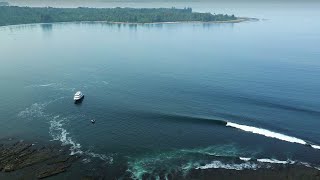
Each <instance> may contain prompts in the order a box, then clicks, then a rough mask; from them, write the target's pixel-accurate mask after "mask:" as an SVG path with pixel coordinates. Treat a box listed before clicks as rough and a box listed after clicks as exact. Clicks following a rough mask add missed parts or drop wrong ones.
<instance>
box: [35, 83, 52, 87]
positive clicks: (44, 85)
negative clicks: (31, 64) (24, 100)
mask: <svg viewBox="0 0 320 180" xmlns="http://www.w3.org/2000/svg"><path fill="white" fill-rule="evenodd" d="M55 84H56V83H50V84H40V85H39V86H40V87H48V86H51V85H55Z"/></svg>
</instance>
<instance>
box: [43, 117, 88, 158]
mask: <svg viewBox="0 0 320 180" xmlns="http://www.w3.org/2000/svg"><path fill="white" fill-rule="evenodd" d="M63 121H64V119H59V116H55V117H54V118H53V119H52V120H51V121H50V128H49V130H50V135H51V136H52V138H53V140H55V141H60V142H62V145H70V146H71V147H70V151H71V153H70V155H74V154H82V153H83V152H82V151H81V145H80V144H79V143H76V142H75V141H73V140H72V138H71V137H68V135H69V133H68V132H67V130H66V129H64V128H62V126H63Z"/></svg>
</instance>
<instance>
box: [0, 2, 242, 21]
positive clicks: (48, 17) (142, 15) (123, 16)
mask: <svg viewBox="0 0 320 180" xmlns="http://www.w3.org/2000/svg"><path fill="white" fill-rule="evenodd" d="M236 19H237V18H236V17H235V16H234V15H223V14H211V13H197V12H193V11H192V9H191V8H184V9H176V8H142V9H138V8H81V7H79V8H51V7H47V8H35V7H16V6H0V26H5V25H14V24H28V23H51V22H71V21H108V22H128V23H153V22H178V21H204V22H209V21H229V20H236Z"/></svg>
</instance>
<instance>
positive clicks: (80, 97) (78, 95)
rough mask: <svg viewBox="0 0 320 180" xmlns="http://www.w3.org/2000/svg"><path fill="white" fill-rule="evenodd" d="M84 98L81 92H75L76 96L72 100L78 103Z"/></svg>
mask: <svg viewBox="0 0 320 180" xmlns="http://www.w3.org/2000/svg"><path fill="white" fill-rule="evenodd" d="M83 97H84V94H83V93H82V92H81V91H78V92H76V94H75V95H74V97H73V100H75V101H79V100H81V99H82V98H83Z"/></svg>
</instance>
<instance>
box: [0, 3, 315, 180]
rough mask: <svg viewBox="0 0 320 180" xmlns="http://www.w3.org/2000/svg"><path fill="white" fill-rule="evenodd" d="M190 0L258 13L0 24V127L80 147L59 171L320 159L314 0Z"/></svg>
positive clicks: (157, 170) (204, 8)
mask: <svg viewBox="0 0 320 180" xmlns="http://www.w3.org/2000/svg"><path fill="white" fill-rule="evenodd" d="M174 5H175V6H177V7H179V6H183V5H182V4H174ZM106 6H108V5H106ZM135 6H141V7H150V6H151V5H150V4H147V3H146V4H138V5H137V4H135ZM158 6H164V7H167V6H168V7H171V6H172V4H168V3H165V4H160V5H157V7H158ZM187 6H191V7H194V10H195V11H201V12H213V13H214V12H217V13H221V12H225V13H233V14H235V15H237V16H248V17H256V18H259V19H260V20H259V21H254V22H242V23H236V24H229V23H225V24H201V23H180V24H145V25H133V24H131V25H130V24H108V23H55V24H32V25H18V26H8V27H0V63H1V65H0V87H1V88H0V94H1V101H0V124H1V126H0V137H12V136H14V137H15V136H17V137H21V138H24V139H29V140H37V141H38V140H39V141H44V142H50V141H56V142H59V143H60V144H61V145H69V146H70V154H82V155H83V158H82V160H81V162H80V163H79V166H76V167H75V168H74V170H73V171H71V172H68V173H66V174H62V175H58V176H56V177H54V178H57V179H59V178H62V177H75V176H76V174H77V172H79V169H85V170H86V171H87V172H90V173H92V172H95V171H91V170H92V169H95V170H97V169H99V168H101V169H103V168H106V169H108V170H107V171H105V170H102V171H103V173H107V174H108V175H109V176H110V177H121V176H123V174H121V173H123V171H121V172H120V169H121V170H123V169H124V171H127V172H131V173H132V174H133V176H134V177H135V178H137V179H139V178H141V177H142V175H143V174H144V173H150V174H153V175H154V176H155V177H158V176H160V174H161V173H163V172H164V173H165V174H166V173H169V172H171V171H173V170H181V171H184V172H187V171H188V170H189V169H191V168H196V169H205V168H226V169H236V170H242V169H257V168H260V167H268V166H270V165H272V164H273V163H280V164H286V163H289V164H290V163H300V164H305V165H308V166H312V167H315V168H317V167H320V161H319V159H320V140H319V137H320V131H319V128H320V93H319V90H320V82H319V77H320V49H319V47H320V23H319V21H318V20H317V17H319V15H320V13H319V11H318V9H319V8H320V5H319V3H312V4H311V3H304V4H297V3H294V4H285V3H283V4H280V3H278V4H254V5H252V4H237V5H235V6H233V4H232V3H231V4H218V5H217V4H215V3H190V4H188V5H187ZM77 90H81V91H82V92H83V93H84V94H85V98H84V100H83V102H82V103H81V104H74V103H73V95H74V93H75V92H76V91H77ZM91 119H95V120H96V123H95V124H91V122H90V120H91ZM90 168H91V170H90ZM97 171H98V170H97ZM99 173H101V172H99ZM54 178H53V179H54Z"/></svg>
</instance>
